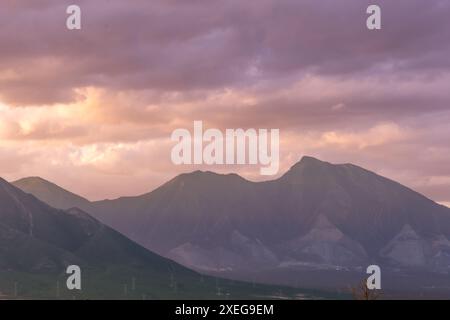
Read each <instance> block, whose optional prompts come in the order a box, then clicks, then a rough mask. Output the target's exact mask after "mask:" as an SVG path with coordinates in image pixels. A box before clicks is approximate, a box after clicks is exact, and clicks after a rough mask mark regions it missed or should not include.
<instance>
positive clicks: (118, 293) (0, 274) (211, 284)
mask: <svg viewBox="0 0 450 320" xmlns="http://www.w3.org/2000/svg"><path fill="white" fill-rule="evenodd" d="M39 181H40V182H41V183H44V184H45V185H48V186H50V187H54V186H53V185H51V184H48V183H47V182H44V180H39ZM56 190H57V189H56ZM56 194H58V193H56ZM59 195H61V193H59ZM74 199H77V197H76V196H74ZM77 203H78V204H79V202H77ZM69 265H78V266H80V267H81V270H82V279H83V282H82V283H83V285H82V286H83V290H82V291H80V292H77V291H75V292H71V291H69V290H67V289H66V288H65V286H64V283H65V280H66V278H67V276H66V274H65V270H66V268H67V266H69ZM219 286H220V287H219ZM219 289H220V290H221V292H222V293H221V294H225V293H226V294H228V295H231V296H232V297H235V298H249V297H251V296H253V295H259V296H269V295H273V292H278V290H280V287H270V286H258V287H257V288H255V286H254V285H252V284H248V283H241V282H233V283H229V282H228V281H227V280H223V279H218V278H213V277H205V276H202V275H200V274H199V273H197V272H195V271H192V270H190V269H188V268H186V267H183V266H181V265H180V264H178V263H176V262H174V261H172V260H170V259H167V258H164V257H161V256H159V255H157V254H155V253H153V252H151V251H149V250H148V249H146V248H144V247H142V246H141V245H139V244H137V243H135V242H133V241H132V240H130V239H129V238H127V237H125V236H124V235H122V234H120V233H119V232H117V231H115V230H113V229H112V228H110V227H108V226H106V225H104V224H103V223H101V222H99V221H98V220H97V219H95V218H93V217H92V216H90V215H89V214H88V213H86V212H84V211H82V210H81V209H79V208H70V209H65V210H63V209H56V208H54V207H51V206H50V205H49V204H46V203H44V202H42V201H40V200H38V199H37V198H36V197H35V196H33V195H31V194H29V193H25V192H24V191H22V190H20V189H19V188H17V187H15V186H13V185H12V184H10V183H8V182H6V181H5V180H3V179H1V178H0V296H2V297H5V296H6V297H10V298H14V297H15V298H27V299H28V298H75V297H76V296H78V297H79V298H82V299H103V298H113V299H118V298H120V299H125V298H133V299H136V298H137V299H141V298H142V297H147V298H151V299H161V298H166V299H174V298H176V299H185V298H191V299H192V298H211V297H215V298H216V297H217V291H218V290H219ZM289 290H290V291H289ZM289 290H288V291H286V294H288V292H290V293H289V294H292V295H296V294H298V293H299V292H300V291H299V290H291V289H289ZM301 293H302V295H303V296H305V297H306V296H307V295H309V294H311V295H312V294H313V293H306V292H301ZM219 298H220V297H219Z"/></svg>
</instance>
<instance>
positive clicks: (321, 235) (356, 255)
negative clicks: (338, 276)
mask: <svg viewBox="0 0 450 320" xmlns="http://www.w3.org/2000/svg"><path fill="white" fill-rule="evenodd" d="M287 246H288V247H290V248H291V250H292V251H293V253H294V255H293V256H294V257H295V259H296V260H300V261H302V260H304V261H313V262H319V263H325V264H330V265H337V266H358V265H361V264H362V263H364V262H365V261H366V260H367V254H366V252H365V250H364V248H363V247H362V246H361V245H360V244H359V243H358V242H356V241H354V240H352V239H350V238H349V237H347V236H346V235H344V234H343V233H342V232H341V231H340V230H339V229H338V228H337V227H336V226H335V225H333V224H332V223H331V222H330V221H329V220H328V218H327V217H325V216H323V215H320V216H319V217H318V218H317V220H316V223H315V224H314V225H313V227H312V229H311V230H310V231H309V232H308V233H307V234H306V235H304V236H302V237H300V238H298V239H294V240H293V241H290V242H289V243H288V244H287Z"/></svg>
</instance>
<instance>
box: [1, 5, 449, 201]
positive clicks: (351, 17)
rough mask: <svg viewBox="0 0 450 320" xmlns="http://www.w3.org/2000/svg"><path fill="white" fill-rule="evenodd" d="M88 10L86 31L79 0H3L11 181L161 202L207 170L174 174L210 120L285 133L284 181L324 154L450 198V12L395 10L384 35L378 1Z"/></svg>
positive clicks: (252, 174) (444, 8) (386, 8)
mask: <svg viewBox="0 0 450 320" xmlns="http://www.w3.org/2000/svg"><path fill="white" fill-rule="evenodd" d="M77 3H78V4H79V5H80V6H81V8H82V17H83V23H82V26H83V27H82V30H81V31H76V32H72V31H68V30H67V29H66V28H65V19H66V17H67V15H66V13H65V9H66V7H67V6H68V5H69V4H72V1H68V0H67V1H66V0H61V1H50V0H42V1H25V0H15V1H12V0H7V1H2V2H1V3H0V20H1V21H2V28H0V43H1V44H2V45H1V46H0V159H1V160H0V167H1V168H2V171H1V175H3V176H5V177H6V178H8V179H11V180H12V179H15V178H20V177H22V176H29V175H40V176H44V177H45V178H48V179H50V180H54V181H55V182H57V183H59V184H61V185H63V186H65V187H68V188H69V189H72V190H73V191H75V192H79V193H81V194H82V195H85V196H88V197H90V198H93V199H101V198H103V197H115V196H120V195H132V194H138V193H142V192H146V191H149V190H151V189H152V188H153V187H156V186H158V185H159V184H161V183H163V182H164V181H166V180H168V179H170V178H172V177H173V176H174V175H176V174H178V173H180V172H184V171H189V170H195V169H199V168H198V167H194V166H188V167H176V166H173V165H172V164H171V162H170V160H169V158H170V157H169V156H170V148H171V143H170V141H169V137H170V133H171V132H172V130H173V129H175V128H180V127H184V128H188V129H190V128H192V123H193V121H194V120H203V122H204V124H205V126H207V127H214V128H220V129H226V128H252V127H253V128H278V129H280V133H281V139H282V145H281V152H282V155H281V168H280V173H282V172H283V171H285V170H287V169H288V168H289V166H291V165H292V164H294V163H295V162H296V161H298V160H299V159H300V157H301V156H302V155H304V154H310V155H313V156H318V157H320V158H322V159H324V160H328V161H332V162H353V163H355V164H359V165H361V166H364V167H367V168H369V169H373V170H375V171H377V172H378V173H381V174H384V175H387V176H389V177H391V178H394V179H396V180H399V181H400V182H402V183H405V184H407V185H409V186H412V187H414V188H415V189H417V190H418V191H420V192H423V193H424V194H426V195H427V196H430V197H432V198H433V199H435V200H439V201H447V202H450V192H449V187H448V184H447V180H446V179H447V178H446V177H448V176H450V167H449V166H448V159H450V146H449V144H448V142H447V139H445V137H448V136H449V135H450V129H449V126H448V123H449V121H450V109H449V102H450V93H449V90H448V84H449V83H450V60H449V59H448V57H449V56H450V43H449V41H448V39H449V38H450V20H449V19H448V17H449V16H450V3H449V2H448V1H446V0H432V1H426V2H425V1H422V0H408V1H406V0H398V1H390V0H389V1H388V0H380V1H378V4H379V5H380V6H381V8H382V17H383V28H382V30H381V31H380V32H371V31H368V30H367V29H366V28H365V19H366V17H367V15H366V13H365V10H366V8H367V6H368V5H369V4H371V3H370V2H369V1H366V0H362V1H361V0H344V1H340V2H339V4H338V5H337V4H336V1H334V0H333V1H332V0H324V1H315V0H303V1H294V0H282V1H278V0H277V1H275V0H261V1H258V2H249V1H238V0H232V1H219V0H197V1H190V2H189V3H186V2H185V1H178V0H170V1H167V0H154V1H144V0H135V1H133V4H130V3H125V2H124V1H119V0H98V1H95V2H93V1H88V0H79V1H77ZM417 12H420V14H417ZM331 17H332V18H331ZM200 169H209V170H215V171H219V172H233V171H236V172H238V173H241V174H243V175H245V176H246V177H248V178H251V179H254V180H260V179H262V178H261V177H260V176H259V175H258V173H257V172H258V168H257V167H255V168H252V167H247V166H237V167H235V166H226V167H213V168H211V167H205V166H204V167H201V168H200ZM438 182H439V183H438Z"/></svg>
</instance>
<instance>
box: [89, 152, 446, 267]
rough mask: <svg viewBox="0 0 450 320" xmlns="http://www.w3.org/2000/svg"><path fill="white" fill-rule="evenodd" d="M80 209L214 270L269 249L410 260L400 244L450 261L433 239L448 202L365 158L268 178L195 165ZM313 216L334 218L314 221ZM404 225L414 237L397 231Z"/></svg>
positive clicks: (310, 162)
mask: <svg viewBox="0 0 450 320" xmlns="http://www.w3.org/2000/svg"><path fill="white" fill-rule="evenodd" d="M83 209H84V208H83ZM86 211H88V212H89V213H91V214H93V215H94V216H95V217H97V218H98V219H99V220H101V221H103V222H105V223H107V224H108V225H110V226H112V227H113V228H116V229H118V230H119V231H120V232H122V233H124V234H126V235H127V236H129V237H130V238H131V239H133V240H135V241H137V242H138V243H140V244H142V245H143V246H145V247H147V248H149V249H151V250H152V251H155V252H157V253H159V254H161V255H164V256H169V257H178V258H179V260H177V261H178V262H180V263H182V264H183V263H184V264H187V265H189V266H190V267H194V268H195V267H198V268H199V269H201V266H202V265H205V263H206V265H207V266H208V268H209V269H211V268H212V267H216V268H217V269H218V270H220V269H233V270H239V269H251V268H264V266H273V265H274V259H273V257H276V261H277V262H276V263H275V265H276V264H277V263H278V264H280V265H281V264H285V262H286V261H299V262H302V261H308V262H314V263H327V264H330V265H338V266H341V265H343V266H346V267H351V266H358V265H359V266H361V265H363V264H364V263H369V262H377V263H380V264H387V265H389V266H392V267H396V266H399V265H400V266H402V267H417V266H418V264H417V263H416V262H417V261H419V260H420V259H419V258H417V259H416V260H414V261H413V260H411V261H410V262H411V264H410V265H408V261H407V257H406V258H405V257H403V256H402V255H401V252H400V251H401V250H400V251H399V249H398V248H402V247H405V248H406V247H407V248H412V249H411V250H416V251H417V250H418V251H420V252H422V253H423V256H424V257H425V258H424V259H422V260H420V261H425V262H424V263H422V264H419V265H420V267H423V268H425V269H427V268H428V269H430V270H431V269H433V268H434V267H433V266H435V265H439V266H440V267H439V271H448V269H449V266H450V260H449V259H450V247H449V246H448V245H446V244H445V243H441V245H440V246H437V245H435V244H434V243H435V240H433V239H438V238H439V237H445V238H446V239H447V240H448V238H449V236H450V209H448V208H446V207H444V206H441V205H438V204H436V203H435V202H433V201H432V200H431V199H428V198H427V197H425V196H423V195H421V194H419V193H417V192H415V191H414V190H412V189H410V188H408V187H405V186H403V185H401V184H399V183H397V182H395V181H393V180H391V179H388V178H385V177H382V176H380V175H378V174H376V173H374V172H372V171H369V170H366V169H364V168H362V167H359V166H355V165H353V164H349V163H346V164H337V165H336V164H332V163H329V162H324V161H321V160H318V159H316V158H313V157H308V156H305V157H303V158H302V159H301V160H300V161H299V162H297V163H296V164H294V165H293V166H292V167H291V168H290V169H289V170H288V171H287V172H286V173H284V174H283V175H282V176H280V177H279V178H277V179H274V180H269V181H261V182H252V181H249V180H246V179H244V178H242V177H240V176H239V175H236V174H228V175H224V174H216V173H212V172H210V171H206V172H202V171H198V170H197V171H194V172H192V173H185V174H181V175H178V176H176V177H175V178H173V179H171V180H170V181H168V182H166V183H164V184H163V185H161V186H160V187H158V188H156V189H155V190H153V191H151V192H149V193H145V194H143V195H141V196H135V197H126V198H118V199H115V200H104V201H97V202H91V203H90V204H89V205H88V207H87V208H86ZM320 217H322V219H326V220H327V221H328V222H329V224H330V225H332V226H333V227H331V228H325V229H320V228H319V229H315V228H317V226H316V222H317V220H318V219H321V218H320ZM405 225H409V226H410V227H411V228H412V229H413V230H414V232H415V233H416V234H417V237H418V238H420V240H417V241H410V242H405V241H406V240H405V241H403V240H401V239H403V238H402V237H398V239H397V240H395V241H394V239H396V237H397V236H398V235H399V234H401V233H402V230H403V228H404V226H405ZM314 230H316V231H314ZM320 230H321V231H320ZM311 232H313V233H311ZM327 232H328V233H329V234H327ZM340 233H342V236H339V237H340V238H333V237H336V235H337V234H340ZM308 234H309V235H310V236H309V238H308V237H307V238H305V237H306V236H307V235H308ZM333 234H334V235H333ZM236 235H239V236H236ZM312 235H321V236H318V237H317V238H316V236H312ZM341 238H342V239H341ZM330 239H335V241H331V240H330ZM337 239H341V240H337ZM294 243H296V244H297V247H293V244H294ZM423 246H425V247H426V249H423V250H424V251H421V250H422V249H421V248H422V247H423ZM386 247H389V248H390V249H389V250H390V251H389V250H388V249H386ZM425 247H424V248H425ZM361 248H363V250H361ZM387 251H389V253H386V252H387ZM263 252H264V254H263ZM437 255H439V257H440V258H437ZM192 257H197V259H198V261H199V265H198V266H196V265H195V261H194V260H195V259H193V258H192ZM223 257H228V261H226V260H227V259H224V258H223ZM183 259H184V260H183ZM305 259H306V260H305ZM439 259H440V260H439Z"/></svg>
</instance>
